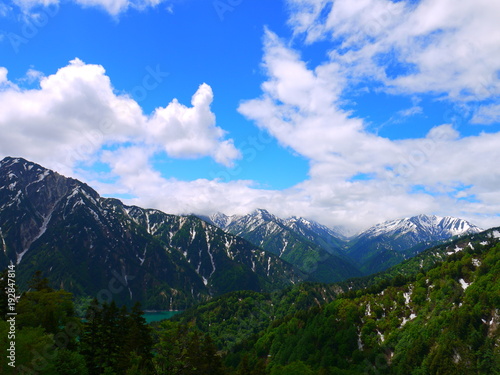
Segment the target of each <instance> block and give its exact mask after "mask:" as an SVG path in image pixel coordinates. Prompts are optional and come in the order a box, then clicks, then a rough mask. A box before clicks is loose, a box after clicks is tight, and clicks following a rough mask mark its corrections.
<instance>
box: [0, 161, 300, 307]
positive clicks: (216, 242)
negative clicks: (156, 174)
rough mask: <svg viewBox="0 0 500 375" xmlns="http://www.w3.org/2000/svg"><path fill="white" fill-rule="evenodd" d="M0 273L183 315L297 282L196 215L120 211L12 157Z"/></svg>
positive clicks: (2, 184)
mask: <svg viewBox="0 0 500 375" xmlns="http://www.w3.org/2000/svg"><path fill="white" fill-rule="evenodd" d="M0 245H1V247H0V248H1V249H2V250H3V251H1V252H0V267H5V266H6V265H7V264H9V263H10V262H12V263H15V264H17V265H18V267H17V268H18V271H19V272H18V275H20V276H19V280H18V281H19V285H21V286H22V285H23V284H24V285H25V284H26V281H27V280H28V279H29V278H30V277H31V275H32V274H33V273H34V272H35V271H37V270H41V271H42V272H43V273H44V275H45V276H47V277H49V279H50V280H51V281H52V282H53V284H54V285H57V286H60V285H64V287H65V289H67V290H69V291H71V292H73V293H75V294H77V295H86V296H90V297H96V298H99V297H103V296H106V298H107V299H110V298H112V299H115V300H118V302H120V303H132V302H133V301H141V302H142V303H143V306H144V307H147V308H157V309H182V308H185V307H187V306H189V305H192V304H193V303H196V302H199V301H203V300H207V299H208V298H210V297H211V296H213V295H218V294H221V293H225V292H229V291H233V290H243V289H245V290H255V291H266V290H273V289H275V288H280V287H284V286H287V285H290V284H291V283H293V282H299V281H300V280H301V276H300V275H301V274H300V272H297V271H296V270H295V268H294V267H293V266H291V265H290V264H288V263H286V262H284V261H282V260H281V259H279V257H277V256H275V255H273V254H271V253H268V252H266V251H264V250H262V249H260V248H258V247H257V246H255V245H253V244H251V243H249V242H248V241H245V240H244V239H242V238H239V237H236V236H234V235H231V234H228V233H226V232H224V231H222V230H221V229H219V228H217V227H215V226H212V225H209V224H207V223H206V222H204V221H202V220H201V219H199V218H196V217H194V216H176V215H168V214H165V213H163V212H161V211H158V210H149V209H142V208H140V207H131V206H126V205H124V204H123V203H122V202H120V201H119V200H117V199H110V198H102V197H100V196H99V194H98V193H97V192H96V191H94V190H93V189H92V188H90V187H89V186H88V185H86V184H84V183H82V182H80V181H78V180H75V179H71V178H66V177H64V176H61V175H59V174H58V173H56V172H53V171H50V170H48V169H45V168H43V167H41V166H39V165H37V164H34V163H31V162H29V161H26V160H24V159H20V158H5V159H3V160H2V161H1V162H0Z"/></svg>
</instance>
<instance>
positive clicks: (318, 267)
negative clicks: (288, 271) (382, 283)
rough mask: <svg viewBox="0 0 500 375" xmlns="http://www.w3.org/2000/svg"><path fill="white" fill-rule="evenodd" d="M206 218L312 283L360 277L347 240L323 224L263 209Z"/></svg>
mask: <svg viewBox="0 0 500 375" xmlns="http://www.w3.org/2000/svg"><path fill="white" fill-rule="evenodd" d="M204 219H205V220H208V221H209V222H211V223H213V224H214V225H218V226H219V227H221V228H222V229H224V230H226V231H228V232H230V233H233V234H235V235H237V236H241V237H243V238H245V239H246V240H248V241H250V242H252V243H254V244H255V245H257V246H259V247H261V248H263V249H265V250H267V251H269V252H271V253H273V254H276V255H277V256H279V257H280V258H281V259H283V260H285V261H287V262H289V263H291V264H293V265H295V266H297V267H298V268H299V269H300V270H301V271H303V272H304V273H306V274H307V276H308V279H309V280H312V281H322V282H334V281H339V280H343V279H346V278H349V277H355V276H359V275H360V272H359V271H358V270H357V268H356V267H355V266H354V265H353V264H352V262H351V261H350V260H349V259H348V258H347V257H346V256H345V255H344V254H343V250H342V246H343V245H344V241H343V240H341V239H340V238H338V237H335V234H334V232H333V231H332V230H330V229H328V228H326V227H325V226H322V225H320V224H317V223H314V222H311V221H308V220H306V219H302V218H295V217H293V218H290V219H287V220H283V219H280V218H278V217H276V216H274V215H272V214H270V213H269V212H268V211H266V210H262V209H257V210H255V211H254V212H252V213H250V214H248V215H244V216H237V215H234V216H226V215H224V214H221V213H218V214H215V215H213V216H211V217H209V218H204Z"/></svg>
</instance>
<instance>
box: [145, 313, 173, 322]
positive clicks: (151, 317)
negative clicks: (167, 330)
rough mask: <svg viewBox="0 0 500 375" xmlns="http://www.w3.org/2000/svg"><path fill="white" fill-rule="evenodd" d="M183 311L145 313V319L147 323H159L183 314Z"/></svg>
mask: <svg viewBox="0 0 500 375" xmlns="http://www.w3.org/2000/svg"><path fill="white" fill-rule="evenodd" d="M181 312H182V311H155V312H145V313H144V318H145V319H146V322H147V323H151V322H157V321H159V320H163V319H170V318H171V317H173V316H174V315H177V314H179V313H181Z"/></svg>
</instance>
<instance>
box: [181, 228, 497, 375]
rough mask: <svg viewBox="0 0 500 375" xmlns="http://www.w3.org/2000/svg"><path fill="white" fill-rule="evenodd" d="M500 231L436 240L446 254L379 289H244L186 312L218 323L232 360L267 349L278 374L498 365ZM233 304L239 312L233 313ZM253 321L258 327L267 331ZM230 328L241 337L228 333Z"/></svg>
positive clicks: (215, 331)
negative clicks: (267, 291)
mask: <svg viewBox="0 0 500 375" xmlns="http://www.w3.org/2000/svg"><path fill="white" fill-rule="evenodd" d="M499 239H500V228H496V229H493V230H490V231H486V232H483V233H480V234H478V235H470V236H469V238H467V240H466V241H465V242H467V244H466V245H463V243H461V242H456V243H455V242H454V243H453V244H449V245H443V246H440V247H437V248H435V249H432V252H434V253H435V255H436V256H437V254H442V261H441V262H438V263H434V265H433V266H430V268H429V269H426V270H420V271H418V272H417V273H414V274H409V275H408V277H406V278H401V277H399V276H396V277H394V278H392V279H388V280H387V284H386V285H385V286H383V285H382V284H380V285H379V288H378V289H377V290H375V289H373V288H370V289H365V290H363V289H360V290H358V291H356V292H349V293H346V294H344V295H342V294H337V295H336V296H332V295H331V294H330V291H331V288H332V287H333V286H332V285H330V286H327V285H325V286H323V287H322V286H321V285H317V286H316V287H314V288H311V289H305V288H300V289H298V287H294V288H292V289H291V290H289V291H287V292H284V293H285V294H276V295H273V296H271V297H269V296H267V295H262V294H258V293H253V294H238V293H235V294H231V295H226V296H222V297H221V298H220V299H218V300H214V301H211V302H210V303H209V304H204V305H201V306H198V307H197V308H196V309H193V310H190V311H187V312H186V313H185V314H181V315H179V316H177V317H176V320H177V321H179V322H181V323H183V324H186V323H192V324H196V326H197V327H198V329H200V330H201V331H203V332H207V333H209V334H210V335H211V336H212V338H213V340H214V342H216V343H217V344H218V345H219V349H222V350H225V351H226V353H227V356H226V363H227V364H228V365H229V366H232V367H237V366H238V365H239V366H240V369H241V368H242V366H249V367H250V368H252V367H254V366H256V365H257V364H258V363H261V362H262V360H261V359H262V358H264V359H265V361H264V365H265V366H266V367H267V369H266V370H267V372H268V373H278V374H287V373H293V371H298V369H300V370H301V371H300V373H334V374H336V373H339V374H361V373H370V374H371V373H381V374H450V375H452V374H496V373H498V372H499V371H500V242H499ZM457 241H459V240H457ZM465 242H464V243H465ZM462 245H463V246H462ZM432 252H431V250H429V251H428V252H427V256H428V257H432V255H433V254H432ZM422 255H423V254H422ZM405 263H406V262H405ZM318 292H320V293H321V295H324V296H325V298H324V299H323V301H327V300H328V299H330V301H331V302H329V303H323V301H322V300H321V296H320V295H318ZM311 297H313V298H311ZM318 297H319V298H318ZM315 299H316V302H317V303H315V302H314V300H315ZM304 300H306V301H309V302H308V303H307V304H306V305H302V306H303V307H302V309H301V310H299V311H297V309H296V304H297V303H300V301H304ZM229 301H230V302H231V303H230V304H229ZM292 301H293V302H292ZM290 302H292V303H290ZM224 306H227V308H229V309H231V314H232V315H235V316H236V315H237V316H238V317H239V319H238V320H234V321H228V320H227V319H226V317H225V313H226V312H227V309H226V308H225V307H224ZM287 308H288V309H289V310H288V313H284V311H286V309H287ZM251 327H258V330H257V332H256V331H254V330H252V329H251ZM227 337H231V338H232V340H231V341H230V342H228V341H227V340H224V339H223V338H227Z"/></svg>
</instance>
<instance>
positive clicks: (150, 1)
mask: <svg viewBox="0 0 500 375" xmlns="http://www.w3.org/2000/svg"><path fill="white" fill-rule="evenodd" d="M70 1H73V2H74V3H76V4H79V5H81V6H82V7H97V8H101V9H103V10H105V11H106V12H108V13H109V14H110V15H112V16H118V15H119V14H121V13H124V12H125V11H127V10H128V9H136V10H143V9H146V8H148V7H156V6H158V5H159V4H160V3H162V2H165V0H70ZM15 3H16V4H17V5H18V6H19V7H21V8H22V9H24V11H26V12H29V11H30V10H31V9H33V8H34V7H37V6H49V5H59V4H60V0H15ZM171 9H172V8H171V7H169V8H167V10H168V11H169V12H171ZM0 11H1V8H0Z"/></svg>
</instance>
